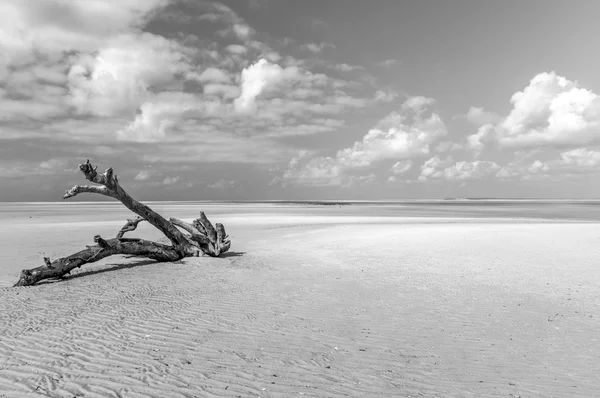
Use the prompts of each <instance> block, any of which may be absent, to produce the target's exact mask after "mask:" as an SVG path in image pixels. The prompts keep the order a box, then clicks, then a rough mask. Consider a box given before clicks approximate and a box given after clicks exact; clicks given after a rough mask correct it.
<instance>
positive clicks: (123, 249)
mask: <svg viewBox="0 0 600 398" xmlns="http://www.w3.org/2000/svg"><path fill="white" fill-rule="evenodd" d="M79 169H80V170H81V171H82V172H83V174H84V175H85V178H86V179H87V180H89V181H91V182H94V183H96V184H99V185H75V186H74V187H73V188H71V189H69V190H67V191H66V192H65V194H64V195H63V199H68V198H72V197H73V196H76V195H78V194H80V193H84V192H88V193H97V194H100V195H105V196H110V197H112V198H115V199H117V200H118V201H120V202H121V203H123V204H124V205H125V206H126V207H127V208H128V209H129V210H131V211H133V212H134V213H136V214H138V216H139V217H136V218H135V219H130V220H127V223H126V224H125V225H124V226H123V227H122V228H121V230H120V231H119V232H118V234H117V237H116V238H114V239H108V240H104V239H102V238H101V237H100V236H99V235H96V236H95V237H94V242H96V245H95V246H88V247H87V249H85V250H82V251H80V252H78V253H75V254H71V255H70V256H67V257H63V258H59V259H58V260H55V261H50V259H49V258H47V257H44V262H45V265H42V266H40V267H37V268H33V269H29V270H23V271H21V276H20V278H19V280H18V281H17V283H16V284H15V286H30V285H33V284H35V283H37V282H39V281H41V280H44V279H50V278H63V277H64V276H65V275H67V274H68V273H70V272H71V270H73V269H74V268H79V267H81V266H82V265H84V264H87V263H93V262H96V261H98V260H101V259H103V258H105V257H108V256H112V255H115V254H127V255H133V256H140V257H148V258H151V259H154V260H157V261H177V260H179V259H181V258H184V257H192V256H198V255H199V253H200V252H201V251H202V252H203V253H205V254H208V255H209V256H212V257H218V256H219V255H220V254H222V253H224V252H226V251H227V250H229V248H230V246H231V242H230V241H229V239H228V236H227V235H226V234H225V228H224V227H223V225H222V224H219V223H217V224H216V228H215V227H213V225H212V224H211V222H210V221H208V219H207V218H206V215H205V214H204V212H200V217H199V218H198V219H196V220H194V222H193V225H192V224H188V223H185V222H183V221H181V220H177V219H171V220H170V221H167V220H166V219H165V218H163V217H162V216H161V215H160V214H158V213H156V212H155V211H154V210H152V209H151V208H150V207H148V206H146V205H144V204H142V203H140V202H138V201H137V200H135V199H133V198H132V197H131V196H129V194H128V193H127V192H125V190H124V189H123V188H122V187H121V186H120V185H119V180H118V179H117V176H116V175H115V174H113V170H112V168H110V167H109V168H108V169H106V171H105V172H104V173H102V174H98V173H97V172H96V167H92V165H91V163H90V161H89V160H88V161H87V162H86V163H84V164H80V165H79ZM142 221H147V222H148V223H150V224H152V225H153V226H154V227H156V228H157V229H158V230H159V231H161V232H162V233H163V234H164V235H165V236H166V237H167V238H168V239H169V240H170V241H171V246H167V245H163V244H160V243H156V242H152V241H147V240H142V239H135V238H134V239H131V238H123V235H124V234H125V233H126V232H129V231H133V230H135V229H136V228H137V226H138V224H139V223H140V222H142ZM176 227H179V228H181V229H183V230H184V231H186V232H187V233H189V235H186V234H184V233H183V232H182V231H180V230H179V229H177V228H176Z"/></svg>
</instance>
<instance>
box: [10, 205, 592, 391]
mask: <svg viewBox="0 0 600 398" xmlns="http://www.w3.org/2000/svg"><path fill="white" fill-rule="evenodd" d="M327 211H329V212H334V211H333V210H327ZM208 215H209V217H210V218H211V219H213V220H214V221H223V222H224V223H225V225H226V227H228V233H230V235H231V237H232V239H233V247H232V255H230V256H228V257H225V258H219V259H213V258H207V257H203V258H195V259H186V260H184V261H182V262H180V263H177V264H156V263H153V262H150V261H146V260H143V259H123V258H120V257H113V258H109V259H107V260H106V261H104V262H103V263H98V264H90V265H87V266H85V267H84V268H85V269H82V270H81V271H80V272H82V273H83V274H84V276H82V277H73V278H72V279H70V280H66V281H62V282H57V283H46V284H42V285H40V286H36V287H31V288H19V289H12V288H4V289H3V290H0V396H3V394H4V396H6V397H34V396H49V397H73V396H77V397H253V396H259V397H293V396H307V397H344V396H351V397H409V396H410V397H519V396H520V397H522V398H530V397H594V396H598V391H600V341H599V340H600V333H599V331H600V283H599V282H600V267H599V266H598V262H599V260H600V245H599V243H600V224H594V223H587V224H577V223H548V222H543V221H535V222H534V221H531V220H527V221H526V220H522V221H520V222H518V223H517V222H516V221H514V220H502V222H500V221H499V220H496V221H493V220H489V219H488V220H486V219H478V220H467V219H463V220H462V221H461V220H459V219H453V220H448V219H443V220H442V219H431V218H429V219H420V222H419V220H415V219H412V218H395V219H393V220H391V219H389V218H388V219H380V218H379V219H377V218H368V217H367V218H363V219H361V220H360V222H357V221H356V220H343V219H339V218H338V219H336V220H337V221H336V220H332V219H331V217H332V216H327V213H325V212H321V213H320V215H315V214H313V217H308V216H303V217H300V219H299V217H298V214H290V215H285V214H283V213H280V214H279V215H278V216H277V217H274V216H270V218H269V219H268V220H263V221H261V220H260V218H259V217H255V216H253V215H252V214H247V215H235V214H222V215H221V216H212V215H211V213H210V212H208ZM318 217H321V218H318ZM328 217H329V218H328ZM117 219H118V218H117ZM250 219H252V220H253V221H252V222H250V221H249V220H250ZM47 221H48V222H40V221H38V223H37V224H36V222H35V220H33V221H31V222H29V221H23V220H20V221H18V222H17V221H15V222H13V223H12V227H13V231H15V228H16V231H17V232H13V233H12V234H9V233H8V232H7V230H6V228H5V227H3V228H5V229H2V228H0V238H3V239H5V240H4V242H10V247H9V245H8V244H7V246H6V249H7V250H4V252H5V253H3V256H7V254H6V253H7V252H8V253H9V254H8V255H10V256H12V258H13V259H15V261H17V260H18V261H20V262H23V260H22V258H21V257H17V253H23V254H24V253H28V252H31V251H32V247H34V244H33V243H39V244H41V245H42V246H43V247H46V248H49V249H48V250H54V251H56V255H58V254H68V253H70V252H72V251H76V250H79V249H80V248H83V245H85V244H86V243H91V242H89V241H90V240H91V236H93V235H94V234H96V233H98V231H100V232H101V233H104V234H105V235H107V236H109V235H110V234H112V233H114V231H115V230H116V229H118V228H119V227H120V225H121V224H122V222H121V221H106V222H105V223H101V222H99V220H96V221H98V223H95V224H92V225H90V224H85V223H82V224H71V225H66V224H62V225H58V224H57V222H60V219H59V218H56V219H52V218H48V219H47ZM349 221H352V222H349ZM525 221H526V222H525ZM109 232H110V233H109ZM140 234H142V235H148V236H152V235H153V234H154V231H152V230H151V229H150V228H149V227H148V229H146V230H141V231H140V233H139V234H136V233H133V234H132V236H133V235H138V236H139V235H140ZM24 236H27V239H28V240H26V241H25V240H23V239H20V238H22V237H24ZM10 239H12V240H10ZM61 242H64V245H62V246H60V245H61ZM3 249H4V248H3ZM46 253H47V251H46ZM40 254H41V253H37V254H36V253H30V257H31V258H30V259H28V260H27V261H30V264H29V265H28V266H29V267H32V266H35V265H38V264H39V262H40V261H39V257H40ZM53 256H55V255H53ZM34 259H35V261H34ZM1 260H2V261H3V262H4V261H7V258H6V257H3V258H1ZM21 268H22V267H21ZM10 273H11V275H10V282H14V281H15V280H16V278H17V273H16V269H13V268H11V271H10ZM4 282H6V284H7V283H8V282H9V280H8V279H6V280H4Z"/></svg>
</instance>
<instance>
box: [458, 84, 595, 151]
mask: <svg viewBox="0 0 600 398" xmlns="http://www.w3.org/2000/svg"><path fill="white" fill-rule="evenodd" d="M510 101H511V103H512V106H513V108H512V110H511V111H510V113H509V114H508V116H507V117H506V118H504V119H503V120H502V121H501V122H499V123H488V124H485V125H483V126H482V127H480V129H479V131H478V132H477V134H474V135H471V136H469V138H468V143H469V146H470V147H471V148H472V149H474V150H475V151H478V152H480V151H481V150H482V149H483V148H484V147H485V146H487V145H489V144H492V143H493V144H497V145H498V146H500V147H503V148H535V147H577V146H580V145H585V144H590V143H593V142H598V141H600V98H599V97H598V95H597V94H595V93H594V92H592V91H590V90H587V89H585V88H581V87H579V84H578V83H577V82H575V81H570V80H568V79H566V78H565V77H562V76H559V75H557V74H556V73H555V72H550V73H540V74H538V75H537V76H535V77H534V78H533V79H531V81H530V82H529V85H528V86H527V87H526V88H525V89H524V90H523V91H519V92H517V93H515V94H514V95H513V96H512V98H511V100H510ZM472 109H473V108H472ZM477 112H478V111H475V112H474V113H475V114H477ZM482 112H483V111H482ZM475 116H477V115H475ZM478 117H479V119H483V118H482V115H481V112H480V113H479V116H478ZM480 121H483V120H480Z"/></svg>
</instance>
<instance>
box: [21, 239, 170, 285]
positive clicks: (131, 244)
mask: <svg viewBox="0 0 600 398" xmlns="http://www.w3.org/2000/svg"><path fill="white" fill-rule="evenodd" d="M94 241H95V242H96V243H97V245H96V246H88V247H87V249H85V250H82V251H80V252H77V253H75V254H71V255H70V256H67V257H63V258H59V259H58V260H54V261H52V262H50V259H48V258H47V257H46V258H44V261H45V264H44V265H42V266H40V267H37V268H33V269H30V270H23V271H21V276H20V278H19V280H18V282H17V283H16V284H15V285H14V286H30V285H33V284H35V283H36V282H39V281H41V280H43V279H49V278H62V277H63V276H64V275H66V274H68V273H70V272H71V271H72V270H73V269H74V268H79V267H81V266H82V265H84V264H87V263H93V262H96V261H98V260H101V259H103V258H105V257H108V256H114V255H116V254H128V255H134V256H140V257H148V258H151V259H153V260H156V261H177V260H179V258H180V257H179V253H177V251H176V250H175V249H173V248H172V247H171V246H166V245H162V244H160V243H156V242H151V241H147V240H142V239H131V238H129V239H125V238H123V239H117V238H115V239H109V240H104V239H102V237H100V235H96V236H95V237H94Z"/></svg>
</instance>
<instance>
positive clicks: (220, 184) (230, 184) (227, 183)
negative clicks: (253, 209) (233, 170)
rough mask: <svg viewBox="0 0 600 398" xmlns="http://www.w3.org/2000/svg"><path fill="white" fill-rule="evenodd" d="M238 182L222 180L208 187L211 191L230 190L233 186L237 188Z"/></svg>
mask: <svg viewBox="0 0 600 398" xmlns="http://www.w3.org/2000/svg"><path fill="white" fill-rule="evenodd" d="M235 184H236V181H235V180H225V179H223V178H222V179H220V180H218V181H216V182H213V183H212V184H208V185H207V186H206V187H207V188H210V189H219V190H222V189H228V188H232V187H233V186H235Z"/></svg>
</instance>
